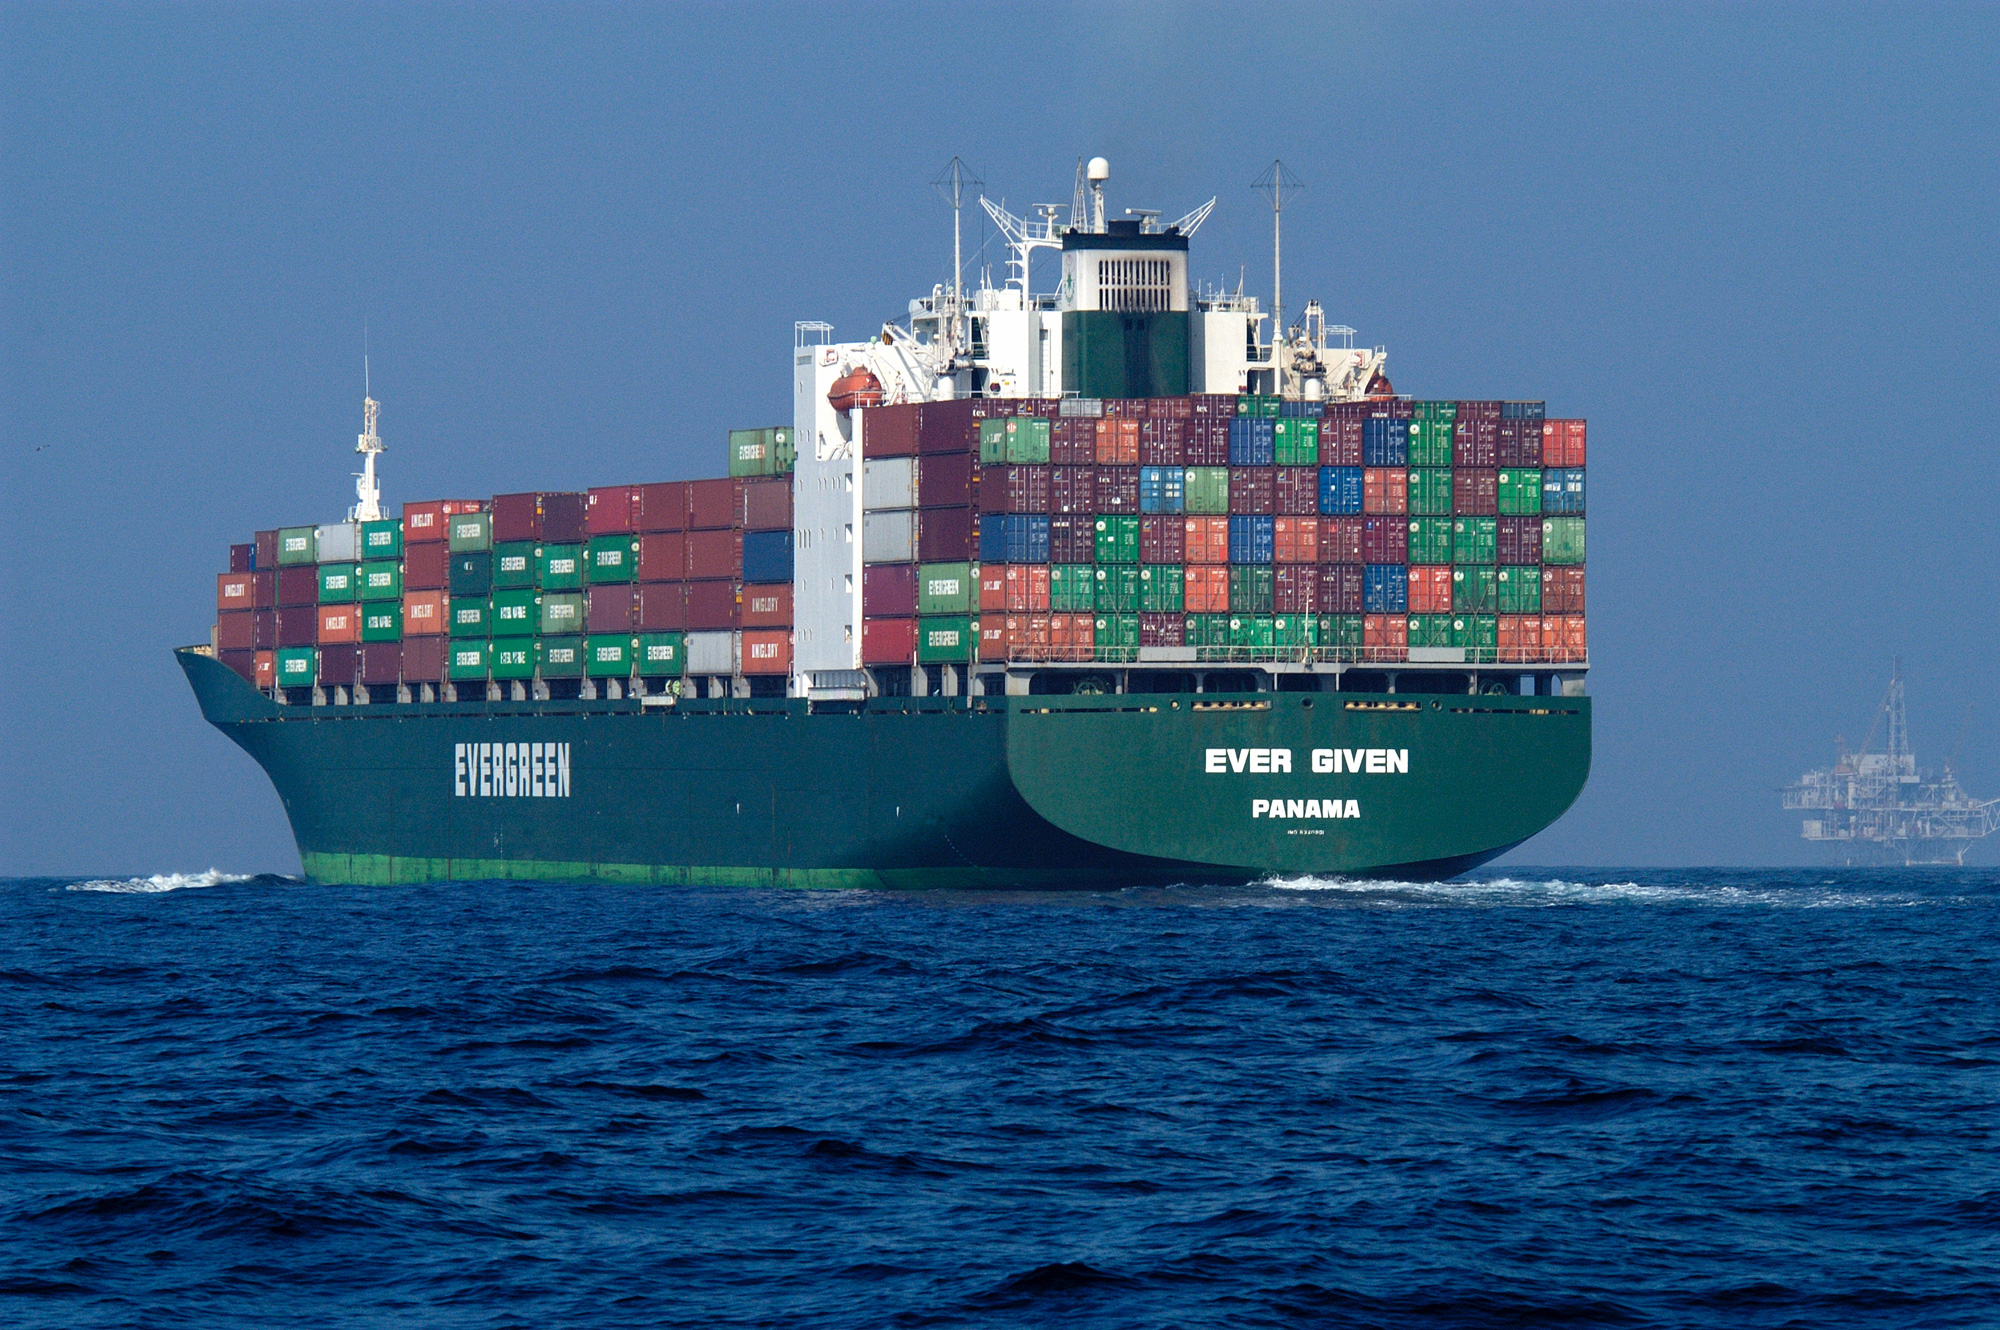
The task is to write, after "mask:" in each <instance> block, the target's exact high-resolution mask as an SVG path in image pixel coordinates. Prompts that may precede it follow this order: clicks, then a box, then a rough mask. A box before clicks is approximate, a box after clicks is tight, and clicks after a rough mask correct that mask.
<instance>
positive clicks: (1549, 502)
mask: <svg viewBox="0 0 2000 1330" xmlns="http://www.w3.org/2000/svg"><path fill="white" fill-rule="evenodd" d="M1542 511H1543V512H1545V513H1560V514H1562V515H1563V516H1566V517H1580V516H1582V515H1583V468H1582V467H1580V466H1574V467H1567V468H1565V467H1550V468H1549V469H1548V470H1546V471H1544V472H1542Z"/></svg>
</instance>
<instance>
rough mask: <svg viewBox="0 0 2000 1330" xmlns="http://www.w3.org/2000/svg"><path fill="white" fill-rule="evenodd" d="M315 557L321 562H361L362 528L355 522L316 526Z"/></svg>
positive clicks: (314, 535) (314, 534)
mask: <svg viewBox="0 0 2000 1330" xmlns="http://www.w3.org/2000/svg"><path fill="white" fill-rule="evenodd" d="M313 558H314V559H315V560H316V561H317V562H319V563H359V562H361V528H360V527H359V526H358V525H357V524H355V523H353V522H335V523H332V524H329V525H327V526H322V527H316V528H314V531H313Z"/></svg>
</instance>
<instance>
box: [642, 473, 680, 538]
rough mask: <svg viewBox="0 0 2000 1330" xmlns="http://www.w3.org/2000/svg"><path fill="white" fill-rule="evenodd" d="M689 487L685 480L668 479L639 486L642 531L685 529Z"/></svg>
mask: <svg viewBox="0 0 2000 1330" xmlns="http://www.w3.org/2000/svg"><path fill="white" fill-rule="evenodd" d="M687 516H688V487H687V482H686V481H685V480H667V481H661V482H660V483H658V484H654V485H641V486H640V487H639V529H640V530H641V531H685V530H687Z"/></svg>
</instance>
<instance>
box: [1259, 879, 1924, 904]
mask: <svg viewBox="0 0 2000 1330" xmlns="http://www.w3.org/2000/svg"><path fill="white" fill-rule="evenodd" d="M1259 885H1260V886H1262V887H1264V888H1266V889H1268V890H1271V891H1291V892H1333V893H1339V894H1341V895H1343V896H1345V897H1348V898H1351V899H1353V900H1355V901H1357V902H1365V903H1373V904H1381V905H1397V904H1403V905H1461V906H1516V907H1528V908H1534V907H1551V906H1561V905H1705V906H1713V907H1743V906H1763V907H1778V908H1791V909H1825V908H1849V909H1853V908H1872V909H1885V908H1900V907H1906V906H1913V905H1925V904H1935V903H1937V900H1938V898H1936V897H1925V896H1920V895H1915V894H1911V893H1904V892H1861V891H1842V890H1839V889H1836V888H1832V887H1826V886H1799V887H1768V886H1755V887H1753V886H1734V885H1730V884H1728V883H1712V884H1710V883H1695V882H1689V883H1648V882H1575V881H1570V880H1568V879H1565V878H1547V879H1540V880H1537V879H1533V878H1515V877H1500V878H1484V879H1475V880H1472V881H1455V882H1398V881H1393V880H1384V879H1367V878H1342V877H1333V878H1325V877H1313V876H1304V877H1289V878H1267V879H1265V880H1264V881H1263V882H1261V883H1259Z"/></svg>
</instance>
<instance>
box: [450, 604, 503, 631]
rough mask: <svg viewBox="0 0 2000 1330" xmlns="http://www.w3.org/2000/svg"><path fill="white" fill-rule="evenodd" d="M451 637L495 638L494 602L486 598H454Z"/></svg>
mask: <svg viewBox="0 0 2000 1330" xmlns="http://www.w3.org/2000/svg"><path fill="white" fill-rule="evenodd" d="M451 635H452V636H453V637H491V636H493V602H492V601H490V600H488V599H486V597H484V596H453V597H452V598H451Z"/></svg>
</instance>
